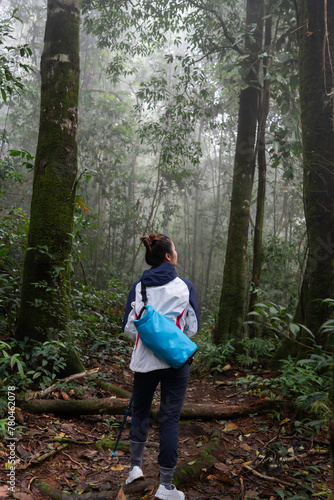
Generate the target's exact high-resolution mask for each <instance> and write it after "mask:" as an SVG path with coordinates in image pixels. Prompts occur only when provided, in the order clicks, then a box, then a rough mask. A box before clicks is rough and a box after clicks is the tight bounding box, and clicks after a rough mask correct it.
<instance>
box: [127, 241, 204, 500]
mask: <svg viewBox="0 0 334 500" xmlns="http://www.w3.org/2000/svg"><path fill="white" fill-rule="evenodd" d="M140 240H141V242H142V243H143V244H144V246H145V248H146V254H145V260H146V262H147V264H148V265H149V266H151V268H150V269H148V270H146V271H144V272H143V274H142V276H141V278H140V280H139V281H136V282H135V283H134V284H133V285H132V288H131V290H130V294H129V297H128V302H127V305H126V309H125V316H124V320H123V326H122V327H123V330H124V332H125V333H126V335H128V336H129V337H130V338H131V339H133V340H134V341H135V346H134V349H133V352H132V357H131V362H130V369H131V370H132V371H133V372H134V383H133V409H132V418H131V426H130V436H129V437H130V460H131V468H130V473H129V476H128V478H127V480H126V483H127V484H129V483H132V482H133V481H135V480H136V479H139V478H143V477H144V474H143V471H142V469H141V467H142V458H143V452H144V448H145V443H146V440H147V435H148V428H149V415H150V410H151V404H152V399H153V395H154V392H155V389H156V388H157V386H158V384H159V382H160V386H161V401H160V410H159V439H160V448H159V457H158V463H159V467H160V486H159V488H158V490H157V492H156V494H155V497H156V498H159V499H161V500H183V499H184V498H185V496H184V493H183V492H182V491H179V490H177V489H176V487H175V486H174V485H173V484H172V480H173V474H174V470H175V466H176V462H177V448H178V428H179V420H180V414H181V409H182V406H183V402H184V398H185V393H186V390H187V385H188V379H189V371H190V362H187V363H186V364H185V365H184V366H183V367H182V368H180V369H175V368H172V367H170V366H169V365H168V364H167V363H165V362H164V361H162V360H161V359H160V358H158V357H157V356H156V355H155V354H154V353H153V352H152V351H151V350H150V349H148V348H147V347H145V346H144V345H143V343H142V342H141V340H140V338H139V335H138V332H137V330H136V327H135V325H134V322H133V321H134V320H135V319H136V318H137V316H138V314H139V313H140V311H141V309H142V307H143V305H144V303H143V298H142V294H141V282H143V284H144V285H145V286H146V287H147V289H146V292H147V303H148V304H150V305H151V306H152V307H153V308H154V309H155V310H156V311H158V312H159V313H161V314H163V315H164V316H167V317H168V318H169V319H171V320H173V321H174V322H175V323H176V325H177V326H178V327H179V328H181V330H182V331H183V332H184V333H185V334H186V335H188V337H191V336H192V335H194V334H195V333H196V332H197V330H198V327H199V314H198V305H197V295H196V291H195V289H194V286H193V284H192V283H191V282H190V281H189V280H186V279H183V278H180V277H179V276H178V275H177V273H176V270H175V267H174V266H176V264H177V252H176V250H175V246H174V243H173V242H172V240H171V239H170V238H168V237H167V236H165V235H163V234H150V235H149V236H143V237H141V238H140Z"/></svg>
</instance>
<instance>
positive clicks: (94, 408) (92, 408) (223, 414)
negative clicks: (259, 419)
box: [17, 398, 286, 420]
mask: <svg viewBox="0 0 334 500" xmlns="http://www.w3.org/2000/svg"><path fill="white" fill-rule="evenodd" d="M281 403H282V401H271V400H261V401H259V402H257V403H254V404H251V405H250V406H237V405H236V406H232V405H225V404H208V405H204V404H193V403H188V404H185V405H184V406H183V408H182V411H181V419H183V420H194V419H200V420H215V419H226V418H227V419H231V418H236V417H241V416H244V415H249V414H250V413H258V412H262V411H267V410H270V409H273V408H277V407H279V406H280V404H281ZM17 404H18V406H19V407H20V408H21V409H22V410H25V411H27V412H30V413H53V414H54V415H58V416H63V417H79V416H80V415H124V414H125V411H126V408H127V406H128V404H129V403H128V401H127V400H122V399H111V398H101V399H85V400H81V399H80V400H70V401H66V400H60V399H50V400H39V399H34V400H32V401H24V400H19V401H18V402H17ZM284 404H285V405H286V402H284ZM158 411H159V405H158V404H156V405H153V406H152V410H151V417H152V418H153V419H154V420H156V419H157V415H158Z"/></svg>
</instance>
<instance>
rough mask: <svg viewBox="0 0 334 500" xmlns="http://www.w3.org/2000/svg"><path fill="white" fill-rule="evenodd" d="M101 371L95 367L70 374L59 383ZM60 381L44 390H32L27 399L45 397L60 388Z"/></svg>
mask: <svg viewBox="0 0 334 500" xmlns="http://www.w3.org/2000/svg"><path fill="white" fill-rule="evenodd" d="M98 371H99V368H93V369H92V370H87V371H85V372H81V373H74V374H73V375H70V376H69V377H67V378H65V379H63V380H60V381H59V383H63V382H71V381H72V380H77V379H78V378H83V377H89V376H90V375H92V374H93V373H97V372H98ZM59 383H58V384H53V385H50V386H49V387H47V388H46V389H44V390H43V391H37V392H32V393H30V394H29V395H28V396H27V400H28V401H30V400H33V399H37V398H38V399H43V398H45V396H48V395H49V394H51V393H52V392H54V391H56V390H57V389H59Z"/></svg>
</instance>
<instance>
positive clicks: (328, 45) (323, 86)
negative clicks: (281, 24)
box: [298, 0, 334, 345]
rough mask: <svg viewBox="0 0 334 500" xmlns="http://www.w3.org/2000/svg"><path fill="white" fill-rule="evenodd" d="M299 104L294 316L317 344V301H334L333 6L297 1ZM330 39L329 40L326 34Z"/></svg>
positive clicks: (325, 314)
mask: <svg viewBox="0 0 334 500" xmlns="http://www.w3.org/2000/svg"><path fill="white" fill-rule="evenodd" d="M299 9H300V14H299V15H300V23H301V24H302V28H301V29H300V31H299V37H300V43H299V46H300V55H299V58H300V70H299V71H300V106H301V124H302V139H303V172H304V179H303V180H304V210H305V219H306V228H307V238H308V248H309V252H308V258H307V263H306V269H305V273H304V277H303V284H302V292H301V294H300V299H299V313H300V317H299V318H298V319H299V320H300V322H302V323H303V324H305V325H306V326H307V327H308V328H309V329H310V330H311V331H312V332H313V334H314V335H315V336H316V341H317V342H318V343H320V344H322V345H324V344H326V343H327V344H331V345H333V338H331V339H328V338H326V337H325V336H322V335H320V333H319V328H320V326H321V325H322V323H323V322H324V321H326V320H327V319H328V318H329V315H330V313H331V315H333V313H332V312H331V311H330V310H328V308H327V306H326V305H325V304H323V303H322V302H321V301H319V299H326V298H332V299H334V123H333V112H334V107H333V67H332V64H333V63H332V60H331V57H333V54H334V3H333V2H327V1H325V2H310V1H306V0H299ZM330 35H331V36H330Z"/></svg>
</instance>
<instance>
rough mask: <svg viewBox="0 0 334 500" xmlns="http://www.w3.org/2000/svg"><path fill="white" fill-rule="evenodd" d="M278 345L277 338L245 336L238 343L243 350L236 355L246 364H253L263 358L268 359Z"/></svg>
mask: <svg viewBox="0 0 334 500" xmlns="http://www.w3.org/2000/svg"><path fill="white" fill-rule="evenodd" d="M276 345H277V341H275V339H271V338H269V339H262V338H260V337H254V338H249V337H245V338H243V339H242V340H241V341H240V342H239V345H238V348H241V349H242V352H241V353H239V354H237V355H236V359H237V361H238V362H239V363H240V364H241V365H244V366H252V365H254V364H257V363H259V362H260V361H261V358H262V359H266V361H268V360H269V359H270V357H271V355H272V353H273V352H274V350H275V348H276Z"/></svg>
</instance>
